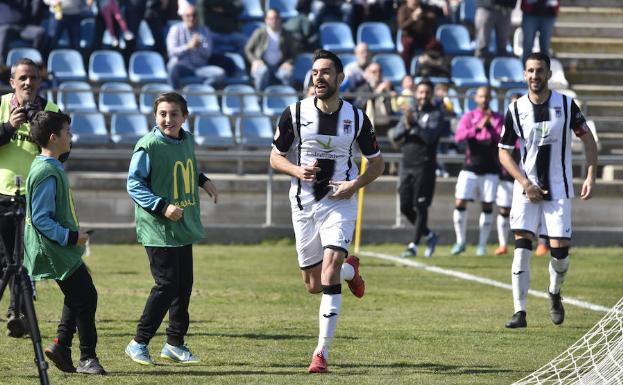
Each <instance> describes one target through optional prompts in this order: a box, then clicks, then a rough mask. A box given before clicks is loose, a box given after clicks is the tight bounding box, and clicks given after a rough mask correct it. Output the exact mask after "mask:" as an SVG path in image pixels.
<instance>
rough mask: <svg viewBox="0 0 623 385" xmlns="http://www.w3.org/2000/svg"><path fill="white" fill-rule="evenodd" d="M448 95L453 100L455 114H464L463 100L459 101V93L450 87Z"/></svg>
mask: <svg viewBox="0 0 623 385" xmlns="http://www.w3.org/2000/svg"><path fill="white" fill-rule="evenodd" d="M448 97H449V98H450V101H451V102H452V109H453V110H454V114H455V116H461V115H463V107H462V106H461V102H460V101H459V94H458V93H457V92H456V90H455V89H454V88H448Z"/></svg>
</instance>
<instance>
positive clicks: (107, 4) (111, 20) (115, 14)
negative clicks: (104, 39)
mask: <svg viewBox="0 0 623 385" xmlns="http://www.w3.org/2000/svg"><path fill="white" fill-rule="evenodd" d="M96 2H97V8H98V9H99V12H100V14H101V15H102V17H103V18H104V23H106V29H107V30H108V33H109V34H110V36H111V38H112V39H111V42H110V45H112V46H113V47H118V46H119V34H118V33H117V29H116V27H115V21H116V22H117V24H118V26H119V29H120V30H121V32H122V34H123V39H124V40H126V41H130V40H132V39H134V33H132V31H130V29H129V28H128V24H127V23H126V22H125V18H124V17H123V15H122V14H121V8H120V7H119V3H118V2H117V0H96ZM87 3H88V4H89V5H91V4H92V3H93V0H87Z"/></svg>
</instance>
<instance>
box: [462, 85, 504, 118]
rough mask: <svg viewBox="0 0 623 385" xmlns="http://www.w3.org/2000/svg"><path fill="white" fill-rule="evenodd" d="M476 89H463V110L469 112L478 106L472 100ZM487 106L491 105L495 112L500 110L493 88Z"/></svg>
mask: <svg viewBox="0 0 623 385" xmlns="http://www.w3.org/2000/svg"><path fill="white" fill-rule="evenodd" d="M476 91H477V89H476V88H470V89H468V90H467V91H465V100H464V103H463V112H469V111H471V110H473V109H475V108H476V107H478V105H476V102H475V101H474V95H476ZM489 107H491V109H492V110H493V111H495V112H500V110H499V102H498V94H497V93H496V92H495V90H493V89H492V90H491V102H490V103H489Z"/></svg>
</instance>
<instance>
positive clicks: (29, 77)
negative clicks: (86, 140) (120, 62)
mask: <svg viewBox="0 0 623 385" xmlns="http://www.w3.org/2000/svg"><path fill="white" fill-rule="evenodd" d="M9 81H10V84H11V88H13V90H14V92H13V93H9V94H6V95H2V97H1V98H0V240H1V241H2V242H0V244H1V245H3V246H4V247H0V267H2V268H4V267H5V266H6V265H9V264H10V263H11V262H12V261H13V248H14V245H15V222H14V219H13V217H10V216H6V215H5V214H7V213H9V212H11V211H12V210H13V208H14V204H13V199H14V197H15V193H16V189H17V188H16V186H15V176H16V175H20V176H22V177H24V178H25V177H26V175H28V171H29V170H30V164H31V163H32V161H33V159H35V156H36V155H37V154H39V146H37V144H36V143H35V142H34V141H33V139H32V138H31V136H30V121H31V120H32V118H33V117H34V115H35V114H36V113H37V112H38V111H41V110H47V111H54V112H56V111H58V110H59V108H58V107H57V106H56V104H54V103H52V102H51V101H47V100H45V99H43V98H41V97H40V96H38V95H37V94H38V92H39V87H40V85H41V79H40V77H39V69H38V67H37V64H36V63H35V62H33V61H32V60H30V59H20V60H18V61H17V62H15V64H14V65H13V66H12V67H11V78H10V80H9ZM24 194H25V187H24V186H22V187H21V188H20V191H19V195H22V196H23V195H24ZM22 204H23V202H22ZM10 290H11V303H10V305H9V309H8V311H7V318H8V321H7V328H8V329H9V331H8V333H7V334H8V335H9V336H10V337H16V338H19V337H22V336H23V335H24V334H25V332H26V325H25V323H24V320H23V315H22V314H21V311H19V310H18V309H19V308H21V306H18V304H16V302H18V301H17V298H16V295H17V293H16V291H15V290H14V289H13V287H12V285H11V288H10Z"/></svg>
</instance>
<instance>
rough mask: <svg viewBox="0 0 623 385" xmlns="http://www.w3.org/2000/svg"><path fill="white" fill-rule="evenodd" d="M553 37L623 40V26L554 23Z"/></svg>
mask: <svg viewBox="0 0 623 385" xmlns="http://www.w3.org/2000/svg"><path fill="white" fill-rule="evenodd" d="M554 36H561V37H565V36H574V37H605V38H607V37H615V38H623V24H621V23H597V24H596V23H594V22H584V21H581V22H575V21H556V25H555V27H554Z"/></svg>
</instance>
